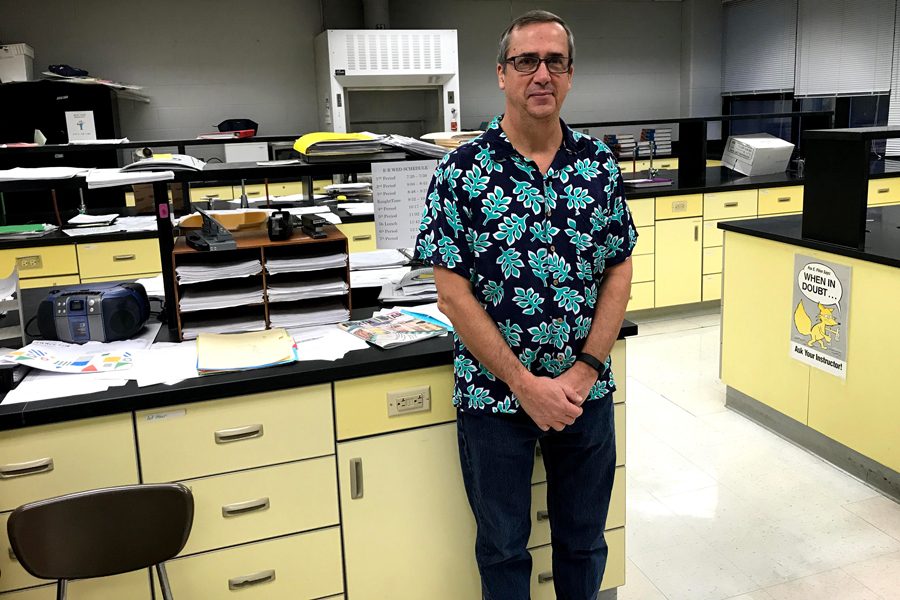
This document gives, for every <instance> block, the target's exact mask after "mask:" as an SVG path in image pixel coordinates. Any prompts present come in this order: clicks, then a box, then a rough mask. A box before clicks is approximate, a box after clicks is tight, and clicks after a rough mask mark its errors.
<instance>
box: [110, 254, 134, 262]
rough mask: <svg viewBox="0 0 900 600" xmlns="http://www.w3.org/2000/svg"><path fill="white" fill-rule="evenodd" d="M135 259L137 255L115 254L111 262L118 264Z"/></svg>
mask: <svg viewBox="0 0 900 600" xmlns="http://www.w3.org/2000/svg"><path fill="white" fill-rule="evenodd" d="M135 258H137V255H135V254H116V255H115V256H113V262H120V261H123V260H134V259H135Z"/></svg>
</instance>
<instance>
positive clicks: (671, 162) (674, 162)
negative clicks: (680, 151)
mask: <svg viewBox="0 0 900 600" xmlns="http://www.w3.org/2000/svg"><path fill="white" fill-rule="evenodd" d="M653 168H654V169H677V168H678V158H677V157H669V158H657V159H653Z"/></svg>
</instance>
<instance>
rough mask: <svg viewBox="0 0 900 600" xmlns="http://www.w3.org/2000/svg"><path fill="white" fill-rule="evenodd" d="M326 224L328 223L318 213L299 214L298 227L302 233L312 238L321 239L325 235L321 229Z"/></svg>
mask: <svg viewBox="0 0 900 600" xmlns="http://www.w3.org/2000/svg"><path fill="white" fill-rule="evenodd" d="M326 225H328V221H326V220H325V219H323V218H322V217H320V216H319V215H300V227H301V229H302V230H303V233H305V234H306V235H308V236H309V237H311V238H313V239H321V238H323V237H325V236H326V233H325V232H324V231H323V230H322V228H323V227H325V226H326Z"/></svg>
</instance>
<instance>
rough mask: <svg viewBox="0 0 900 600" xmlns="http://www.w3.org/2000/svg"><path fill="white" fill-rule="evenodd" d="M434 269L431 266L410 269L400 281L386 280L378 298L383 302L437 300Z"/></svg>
mask: <svg viewBox="0 0 900 600" xmlns="http://www.w3.org/2000/svg"><path fill="white" fill-rule="evenodd" d="M437 297H438V294H437V287H436V286H435V284H434V271H433V269H432V268H431V267H426V268H423V269H416V270H414V271H410V272H409V273H407V274H406V275H404V276H403V278H402V279H401V280H400V281H399V283H393V282H389V281H388V282H385V283H384V284H383V285H382V286H381V293H380V294H378V299H379V300H380V301H382V302H430V301H431V300H437Z"/></svg>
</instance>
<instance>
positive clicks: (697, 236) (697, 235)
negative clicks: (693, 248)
mask: <svg viewBox="0 0 900 600" xmlns="http://www.w3.org/2000/svg"><path fill="white" fill-rule="evenodd" d="M694 241H695V242H699V241H700V226H699V225H694Z"/></svg>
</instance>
